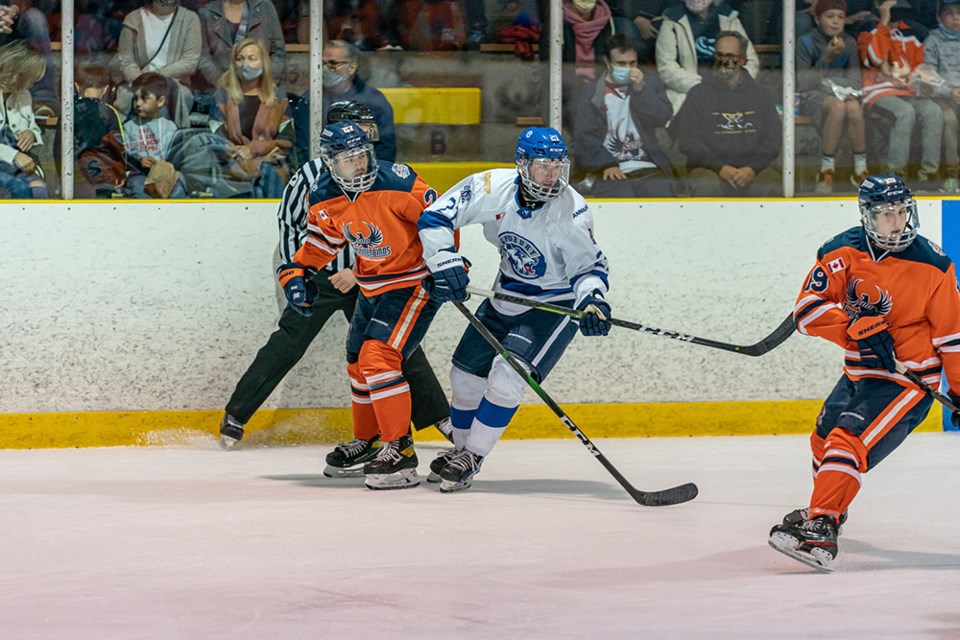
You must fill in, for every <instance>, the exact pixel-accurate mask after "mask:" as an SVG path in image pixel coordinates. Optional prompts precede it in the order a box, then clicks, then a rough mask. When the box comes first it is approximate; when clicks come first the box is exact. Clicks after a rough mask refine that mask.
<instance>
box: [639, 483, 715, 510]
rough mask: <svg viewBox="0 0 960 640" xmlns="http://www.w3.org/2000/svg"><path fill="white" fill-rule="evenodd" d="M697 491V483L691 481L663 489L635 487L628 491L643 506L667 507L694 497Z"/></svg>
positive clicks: (688, 500)
mask: <svg viewBox="0 0 960 640" xmlns="http://www.w3.org/2000/svg"><path fill="white" fill-rule="evenodd" d="M699 493H700V490H699V489H697V485H695V484H693V483H692V482H688V483H686V484H682V485H680V486H678V487H673V488H672V489H664V490H663V491H639V490H637V489H633V490H632V491H630V495H631V496H632V497H633V499H634V500H636V501H637V502H638V503H640V504H642V505H643V506H645V507H668V506H670V505H674V504H683V503H684V502H690V501H691V500H693V499H694V498H696V497H697V495H698V494H699Z"/></svg>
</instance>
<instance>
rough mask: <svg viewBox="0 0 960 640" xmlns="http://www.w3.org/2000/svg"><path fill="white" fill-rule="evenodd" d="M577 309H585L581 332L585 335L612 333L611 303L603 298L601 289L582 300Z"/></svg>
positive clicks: (581, 319) (581, 321) (595, 290)
mask: <svg viewBox="0 0 960 640" xmlns="http://www.w3.org/2000/svg"><path fill="white" fill-rule="evenodd" d="M577 311H583V316H581V318H580V333H582V334H583V335H585V336H605V335H607V334H608V333H610V327H611V325H610V323H609V322H608V321H607V318H609V317H610V305H609V304H607V301H606V300H604V299H603V294H602V293H601V292H600V290H599V289H594V290H593V293H591V294H590V295H589V296H587V297H586V298H584V299H583V300H581V301H580V304H578V305H577Z"/></svg>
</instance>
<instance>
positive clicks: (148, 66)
mask: <svg viewBox="0 0 960 640" xmlns="http://www.w3.org/2000/svg"><path fill="white" fill-rule="evenodd" d="M202 44H203V40H202V37H201V35H200V19H199V18H198V17H197V14H196V13H194V12H193V11H190V10H189V9H186V8H183V7H181V6H180V3H179V0H151V1H150V2H149V4H147V5H146V6H144V7H141V8H140V9H137V10H136V11H133V12H131V13H130V14H128V15H127V17H126V18H125V19H124V21H123V30H122V31H121V32H120V44H119V49H118V51H117V55H116V58H114V61H113V65H114V68H115V70H116V72H117V73H118V74H119V77H120V79H121V80H122V84H120V85H119V87H118V90H117V102H116V105H117V108H118V109H119V110H120V112H121V113H129V112H130V107H131V104H132V102H133V91H132V90H131V88H130V83H131V82H133V81H134V80H135V79H136V78H138V77H140V76H141V75H143V74H144V73H147V72H148V71H155V72H157V73H159V74H160V75H162V76H164V77H166V78H170V79H172V80H175V81H176V83H177V84H176V86H175V88H176V91H174V92H173V93H174V94H175V100H176V104H167V105H165V115H166V117H168V118H169V119H170V120H173V121H174V122H176V123H177V126H180V127H188V126H190V109H191V108H192V107H193V94H192V93H191V92H190V89H189V88H188V87H189V82H190V76H191V75H192V74H193V72H194V71H196V70H197V64H198V62H199V60H200V51H201V47H202Z"/></svg>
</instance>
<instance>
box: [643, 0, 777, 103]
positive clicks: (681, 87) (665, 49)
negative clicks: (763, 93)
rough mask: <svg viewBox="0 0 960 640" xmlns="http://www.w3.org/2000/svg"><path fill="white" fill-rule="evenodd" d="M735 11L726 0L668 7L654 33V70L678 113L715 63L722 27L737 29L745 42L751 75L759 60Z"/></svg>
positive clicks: (691, 0) (695, 0) (687, 1)
mask: <svg viewBox="0 0 960 640" xmlns="http://www.w3.org/2000/svg"><path fill="white" fill-rule="evenodd" d="M737 15H738V14H737V12H736V11H734V10H733V8H732V7H731V6H730V5H729V4H728V3H727V2H726V1H721V2H719V3H715V2H713V0H684V1H683V2H682V3H675V4H672V5H670V6H669V7H667V10H666V11H665V12H664V20H663V22H662V23H661V24H660V35H658V36H657V73H659V74H660V79H661V80H663V84H665V85H666V86H667V97H668V98H669V99H670V104H672V105H673V112H674V113H677V111H678V110H679V109H680V105H682V104H683V101H684V99H685V98H686V97H687V92H689V91H690V89H691V88H693V87H695V86H696V85H698V84H700V81H701V80H702V78H703V75H704V72H705V71H709V69H710V68H711V67H712V66H713V64H714V56H713V54H714V51H715V48H716V39H717V37H718V35H719V34H720V33H721V32H723V31H737V32H739V33H740V34H742V35H743V37H744V39H745V40H746V42H747V53H746V56H747V62H746V70H747V71H748V72H749V73H750V75H751V76H752V77H754V78H756V77H757V72H758V71H759V70H760V60H759V58H757V52H756V51H755V50H754V48H753V44H751V43H750V40H749V39H748V38H747V32H746V31H745V30H744V28H743V25H742V24H740V19H739V18H738V17H737Z"/></svg>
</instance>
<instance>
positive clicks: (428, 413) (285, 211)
mask: <svg viewBox="0 0 960 640" xmlns="http://www.w3.org/2000/svg"><path fill="white" fill-rule="evenodd" d="M373 117H374V114H373V111H371V110H370V108H369V107H366V106H364V105H362V104H361V103H359V102H356V101H346V102H337V103H334V104H332V105H330V110H329V112H328V113H327V123H328V124H329V123H333V122H340V121H341V120H353V121H355V122H357V124H359V125H360V126H361V127H362V128H363V129H364V130H366V131H367V132H368V136H369V137H370V138H371V139H372V140H376V139H377V138H378V135H377V133H378V132H377V130H376V123H375V122H374V119H373ZM385 159H389V160H391V161H392V160H393V158H385ZM323 171H324V168H323V163H322V162H321V161H320V159H319V158H315V159H313V160H310V161H309V162H307V163H306V164H304V165H303V166H301V167H300V169H299V170H298V171H297V172H296V173H295V174H294V175H293V177H292V178H291V179H290V182H288V183H287V186H286V188H285V189H284V191H283V199H282V200H281V202H280V209H279V211H278V212H277V217H278V218H279V226H280V264H285V263H289V262H293V256H294V254H295V253H296V252H297V249H299V248H300V245H301V243H302V236H303V235H304V234H305V233H306V228H307V209H306V206H305V205H306V200H307V194H308V193H309V191H310V187H311V186H312V185H313V183H314V182H316V180H317V178H318V177H319V175H320V174H321V172H323ZM353 262H354V253H353V247H352V246H351V245H350V244H349V243H348V244H347V245H346V246H345V247H344V248H343V249H342V250H341V251H340V253H338V254H337V257H336V259H335V260H334V261H333V262H331V263H330V264H329V265H327V266H326V267H325V268H324V269H323V270H322V271H319V272H317V273H316V274H315V275H314V276H313V282H314V283H315V284H316V285H317V290H318V294H317V298H316V301H315V302H314V303H313V306H312V307H311V309H312V311H313V314H312V315H311V316H310V317H309V318H307V317H304V316H302V315H300V314H299V313H297V312H296V311H294V310H293V309H292V308H291V307H290V306H289V305H285V306H284V309H283V312H282V313H281V315H280V321H279V322H278V324H277V330H276V331H274V332H273V334H272V335H271V336H270V338H269V339H268V340H267V343H266V344H265V345H263V347H261V348H260V351H258V352H257V357H256V358H254V360H253V363H252V364H251V365H250V366H249V367H248V368H247V371H246V372H245V373H244V374H243V376H241V378H240V381H239V382H237V386H236V388H235V389H234V391H233V395H231V396H230V400H229V402H227V406H226V410H225V414H224V416H223V420H222V421H221V423H220V444H221V446H223V447H224V448H225V449H229V448H230V447H232V446H233V445H234V444H236V443H237V442H238V441H239V440H240V439H241V438H243V426H244V425H245V424H246V423H247V422H248V421H249V420H250V418H251V417H252V416H253V414H254V413H255V412H256V411H257V409H259V408H260V405H262V404H263V402H264V401H265V400H266V399H267V396H269V395H270V393H272V392H273V390H274V389H275V388H276V387H277V385H278V384H280V381H281V380H283V377H284V376H285V375H287V372H288V371H290V369H292V368H293V366H294V365H295V364H297V362H299V361H300V358H302V357H303V354H304V353H305V352H306V350H307V347H309V346H310V343H311V342H313V339H314V338H316V337H317V334H319V333H320V330H321V329H323V326H324V325H325V324H326V323H327V320H329V319H330V316H332V315H333V314H334V313H336V312H337V311H342V312H343V315H344V316H345V317H346V319H347V322H350V320H351V318H353V308H354V306H355V305H356V303H357V295H358V293H359V287H358V286H357V280H356V277H354V274H353ZM402 370H403V375H404V377H405V378H406V379H407V381H408V383H409V384H410V395H411V396H412V400H413V402H412V414H411V418H412V420H413V425H414V427H415V428H416V429H417V430H420V429H423V428H425V427H429V426H432V425H433V426H436V427H437V428H438V429H439V430H440V432H441V433H443V435H444V437H446V438H448V439H449V438H450V421H449V417H450V404H449V403H448V402H447V397H446V395H444V392H443V387H441V386H440V383H439V382H438V381H437V377H436V375H434V373H433V368H432V367H431V366H430V362H428V361H427V356H426V355H425V354H424V353H423V349H421V348H420V347H417V350H416V351H414V352H413V353H412V354H411V355H410V357H409V358H405V359H404V361H403V365H402Z"/></svg>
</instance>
